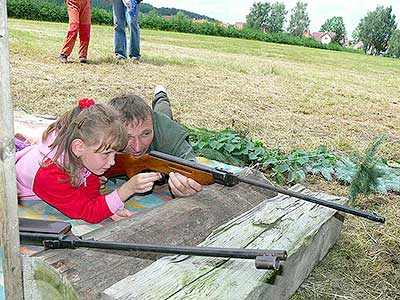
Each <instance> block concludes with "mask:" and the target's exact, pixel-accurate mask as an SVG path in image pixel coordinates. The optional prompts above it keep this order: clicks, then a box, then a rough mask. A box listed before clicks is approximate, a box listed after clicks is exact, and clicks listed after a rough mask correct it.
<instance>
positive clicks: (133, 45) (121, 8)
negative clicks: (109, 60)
mask: <svg viewBox="0 0 400 300" xmlns="http://www.w3.org/2000/svg"><path fill="white" fill-rule="evenodd" d="M140 2H142V0H113V19H114V52H115V57H116V58H117V59H118V60H120V59H127V55H126V44H127V43H126V25H128V29H129V48H128V50H129V58H131V59H132V61H133V62H135V63H139V61H140V28H139V23H138V17H139V3H140Z"/></svg>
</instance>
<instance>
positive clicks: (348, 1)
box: [144, 0, 400, 35]
mask: <svg viewBox="0 0 400 300" xmlns="http://www.w3.org/2000/svg"><path fill="white" fill-rule="evenodd" d="M144 2H146V3H150V4H151V5H153V6H155V7H163V6H164V7H174V8H181V9H185V10H188V11H191V12H194V13H198V14H201V15H206V16H208V17H211V18H214V19H217V20H220V21H222V22H227V23H234V22H246V15H247V14H248V13H249V11H250V7H251V6H252V5H253V3H254V2H255V1H254V0H168V1H166V0H144ZM262 2H265V1H262ZM269 2H270V3H272V2H275V1H269ZM278 2H283V3H284V4H285V6H286V10H288V14H287V19H289V16H290V14H291V10H292V8H293V7H294V6H295V4H296V2H297V0H281V1H278ZM303 2H306V3H308V6H307V12H308V15H309V17H310V20H311V23H310V29H311V31H319V29H320V27H321V25H322V24H323V23H324V22H325V20H327V19H329V18H331V17H334V16H338V17H343V20H344V23H345V26H346V31H347V33H348V34H350V35H351V33H352V32H353V30H354V29H355V28H356V26H357V25H358V23H359V22H360V20H361V18H363V17H364V16H365V15H366V14H367V12H368V11H373V10H375V8H376V7H377V6H378V5H383V6H385V7H388V6H392V8H393V10H392V12H393V13H394V14H395V15H396V21H397V23H400V0H335V1H334V0H332V1H324V0H303ZM399 27H400V26H398V28H399Z"/></svg>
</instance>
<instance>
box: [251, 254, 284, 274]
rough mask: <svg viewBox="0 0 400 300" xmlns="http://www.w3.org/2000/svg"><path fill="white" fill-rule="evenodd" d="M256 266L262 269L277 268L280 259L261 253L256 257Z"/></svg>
mask: <svg viewBox="0 0 400 300" xmlns="http://www.w3.org/2000/svg"><path fill="white" fill-rule="evenodd" d="M255 264H256V268H257V269H264V270H275V271H277V270H279V267H280V260H279V258H278V257H276V256H272V255H262V256H257V257H256V262H255Z"/></svg>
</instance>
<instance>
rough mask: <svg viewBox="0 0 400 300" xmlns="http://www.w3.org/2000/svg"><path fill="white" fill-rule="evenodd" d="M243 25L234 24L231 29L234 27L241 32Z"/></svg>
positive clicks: (241, 23) (240, 23) (239, 23)
mask: <svg viewBox="0 0 400 300" xmlns="http://www.w3.org/2000/svg"><path fill="white" fill-rule="evenodd" d="M244 24H246V23H243V22H235V24H233V27H235V28H236V29H239V30H242V29H243V28H244Z"/></svg>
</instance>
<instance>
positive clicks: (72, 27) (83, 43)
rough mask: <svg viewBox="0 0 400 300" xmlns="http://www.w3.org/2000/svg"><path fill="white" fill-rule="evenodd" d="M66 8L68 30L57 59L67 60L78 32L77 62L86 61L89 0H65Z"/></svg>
mask: <svg viewBox="0 0 400 300" xmlns="http://www.w3.org/2000/svg"><path fill="white" fill-rule="evenodd" d="M66 4H67V10H68V18H69V24H68V32H67V36H66V37H65V39H64V44H63V46H62V48H61V51H60V57H59V60H60V62H62V63H67V62H68V56H69V55H70V54H71V52H72V50H73V49H74V45H75V41H76V38H77V37H78V33H79V50H78V55H79V62H81V63H87V54H88V48H89V40H90V0H66Z"/></svg>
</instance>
